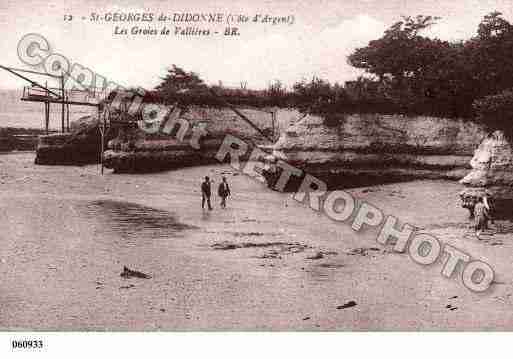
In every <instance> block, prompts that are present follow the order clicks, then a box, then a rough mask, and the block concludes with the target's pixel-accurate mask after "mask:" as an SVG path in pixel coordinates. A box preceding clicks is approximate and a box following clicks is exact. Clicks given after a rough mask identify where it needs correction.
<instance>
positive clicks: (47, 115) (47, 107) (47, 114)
mask: <svg viewBox="0 0 513 359" xmlns="http://www.w3.org/2000/svg"><path fill="white" fill-rule="evenodd" d="M45 87H46V97H47V98H49V97H50V92H49V91H48V81H46V82H45ZM49 126H50V102H49V101H46V102H45V129H46V134H47V135H48V127H49Z"/></svg>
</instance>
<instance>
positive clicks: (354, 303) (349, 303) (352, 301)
mask: <svg viewBox="0 0 513 359" xmlns="http://www.w3.org/2000/svg"><path fill="white" fill-rule="evenodd" d="M351 307H356V302H355V301H354V300H350V301H349V302H347V303H345V304H342V305H339V306H338V307H337V309H347V308H351Z"/></svg>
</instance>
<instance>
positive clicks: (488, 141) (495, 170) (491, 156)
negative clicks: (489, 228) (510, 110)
mask: <svg viewBox="0 0 513 359" xmlns="http://www.w3.org/2000/svg"><path fill="white" fill-rule="evenodd" d="M470 166H471V167H472V170H471V171H470V172H469V173H468V174H467V175H466V176H465V177H464V178H463V179H462V180H461V181H460V183H462V184H463V185H465V187H466V188H465V190H463V191H462V192H461V194H460V196H461V198H462V200H463V202H475V200H476V199H477V198H478V197H479V196H482V195H483V194H485V193H486V194H487V195H489V196H491V197H492V198H493V202H494V205H495V207H496V209H497V212H498V213H499V214H507V213H506V212H511V208H512V207H511V205H512V204H513V146H512V144H511V142H510V141H509V140H508V139H507V138H506V137H505V136H504V133H503V132H501V131H495V132H493V133H492V134H490V135H489V136H487V137H486V138H485V139H484V140H483V141H482V142H481V143H480V145H479V147H478V148H477V150H476V151H475V153H474V157H472V160H471V161H470ZM509 214H511V213H509Z"/></svg>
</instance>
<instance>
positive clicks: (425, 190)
mask: <svg viewBox="0 0 513 359" xmlns="http://www.w3.org/2000/svg"><path fill="white" fill-rule="evenodd" d="M33 162H34V153H30V152H26V153H25V152H19V153H10V154H2V155H0V188H1V190H0V218H1V221H0V243H1V245H0V278H1V279H2V280H1V282H0V329H1V330H100V331H103V330H122V331H125V330H164V331H173V330H485V331H486V330H512V329H513V313H512V312H511V311H510V310H509V309H510V308H511V306H512V305H513V297H512V294H513V286H512V283H513V278H512V277H513V275H512V273H513V266H512V261H511V254H512V253H513V246H512V242H511V233H510V231H509V230H510V229H511V227H512V226H511V223H506V222H497V223H496V225H495V226H494V228H496V229H497V230H496V231H495V232H497V231H498V233H495V234H493V235H492V236H484V237H483V238H484V239H485V240H482V241H478V240H477V239H476V238H475V236H474V235H473V230H472V229H470V228H469V226H468V225H469V223H468V219H467V216H468V212H467V211H466V210H464V209H463V208H461V207H460V206H459V202H458V192H459V191H460V190H461V186H460V185H459V184H458V183H455V182H448V181H416V182H408V183H398V184H390V185H382V186H374V187H366V188H358V189H351V190H350V192H351V193H353V194H354V195H355V196H356V197H358V198H361V199H364V200H366V201H368V202H369V203H372V204H374V205H376V206H378V207H380V208H381V209H382V210H383V211H384V212H385V213H387V214H393V215H395V216H397V217H398V218H399V219H401V221H404V222H408V223H411V224H413V225H415V226H417V227H420V228H423V229H425V230H426V231H428V232H429V233H431V234H434V235H436V236H437V237H438V238H439V239H440V240H442V241H443V242H445V243H448V244H451V245H454V246H456V247H457V248H459V249H461V250H464V251H466V252H467V253H469V254H471V255H472V256H473V257H474V258H479V259H482V260H485V261H487V263H490V264H491V265H492V267H493V268H494V269H495V272H496V283H495V284H494V285H493V286H492V288H491V290H490V291H488V292H486V293H482V294H476V293H473V292H471V291H469V290H468V289H466V288H465V287H464V286H463V284H462V283H461V281H460V280H458V279H454V278H453V279H446V278H444V277H442V276H441V275H440V271H441V267H442V266H441V264H439V263H438V264H435V265H433V266H430V267H422V266H420V265H418V264H415V263H414V262H412V260H411V259H410V258H409V257H408V256H407V255H405V254H398V253H395V252H393V251H392V250H391V248H385V247H382V246H381V245H379V244H378V243H377V242H376V241H375V238H376V231H375V230H368V231H363V232H361V233H355V232H354V231H353V230H352V229H351V228H350V226H349V225H347V224H340V223H335V222H332V221H330V220H329V219H328V218H326V217H324V216H322V215H319V214H317V213H315V212H313V211H312V210H311V209H309V208H307V207H306V206H304V205H302V204H300V203H297V202H296V201H294V200H293V199H292V198H291V194H283V193H277V192H274V191H271V190H269V189H267V188H266V187H265V186H264V185H262V184H261V183H259V182H255V181H253V180H252V179H250V178H248V177H246V176H244V175H242V174H238V173H236V172H235V171H234V170H233V169H232V168H230V167H229V166H227V165H218V166H205V167H192V168H186V169H181V170H176V171H169V172H162V173H156V174H141V175H119V174H111V173H108V172H107V173H106V174H105V175H104V176H101V175H100V174H99V167H98V166H97V165H91V166H84V167H64V166H52V167H49V166H36V165H34V164H33ZM205 175H209V176H210V177H211V178H213V179H214V180H215V181H216V182H215V183H214V186H216V184H217V183H219V181H220V179H221V176H222V175H226V176H227V178H228V181H229V183H230V185H231V188H232V193H233V196H232V197H231V198H230V199H229V202H228V208H227V209H225V210H223V209H220V207H219V200H218V198H217V197H214V202H215V206H214V210H213V211H212V212H208V211H203V210H202V209H201V205H200V203H201V195H200V190H199V185H200V183H201V179H202V178H203V176H205ZM319 253H320V254H319ZM124 266H127V267H128V268H130V269H134V270H138V271H141V272H144V273H147V274H149V275H150V276H151V278H149V279H141V278H129V279H126V278H123V277H121V276H120V273H121V272H122V271H123V267H124Z"/></svg>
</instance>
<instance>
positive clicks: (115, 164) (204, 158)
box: [104, 106, 272, 173]
mask: <svg viewBox="0 0 513 359" xmlns="http://www.w3.org/2000/svg"><path fill="white" fill-rule="evenodd" d="M239 110H240V111H241V112H243V113H244V115H245V116H247V117H248V118H249V119H251V120H252V121H253V122H254V123H255V124H256V125H257V126H258V127H259V128H261V129H263V131H264V132H266V133H268V134H271V132H272V122H271V116H270V114H268V113H266V112H263V111H259V110H255V109H239ZM178 117H179V118H180V119H183V120H186V122H187V124H186V125H183V126H184V127H183V129H184V130H183V131H184V132H183V133H184V136H183V137H182V138H181V139H179V137H180V133H179V131H178V130H179V129H180V128H181V127H180V125H179V124H176V126H174V127H173V128H172V129H168V130H167V131H165V132H164V131H163V128H165V126H166V125H165V124H166V123H169V124H170V123H171V122H170V121H173V120H176V119H177V118H178ZM166 121H167V122H166ZM161 127H162V128H161V130H160V131H159V132H157V133H148V132H146V131H143V130H141V129H140V128H139V127H138V126H137V125H135V124H134V126H132V127H125V128H123V129H121V130H120V131H119V132H118V136H117V137H116V138H114V139H113V140H111V141H110V142H109V144H108V150H107V151H106V152H105V153H104V164H105V166H106V167H107V168H112V169H114V171H115V172H118V173H119V172H153V171H163V170H170V169H176V168H182V167H187V166H197V165H203V164H211V163H219V162H218V161H217V160H216V159H215V155H216V153H217V151H218V150H219V148H220V146H221V144H222V142H223V140H224V138H225V136H226V135H228V134H232V135H234V136H236V137H238V138H240V139H242V140H244V141H248V142H249V143H252V144H254V145H258V144H263V143H266V140H265V138H264V137H263V136H261V135H260V134H259V133H258V132H256V131H255V130H254V129H253V128H251V126H250V125H248V124H247V123H245V122H244V121H243V120H241V119H240V118H239V116H238V115H237V114H235V113H234V112H233V111H232V110H231V109H229V108H211V107H199V106H192V107H190V108H188V109H187V110H184V111H182V112H181V113H178V114H176V116H175V117H174V119H163V122H162V124H161ZM200 127H201V128H203V129H204V131H203V133H204V134H205V135H204V136H201V139H200V141H199V148H198V149H196V148H194V146H193V145H192V144H193V143H195V142H194V139H193V137H194V135H193V134H194V131H195V130H196V129H198V128H200Z"/></svg>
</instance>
